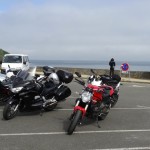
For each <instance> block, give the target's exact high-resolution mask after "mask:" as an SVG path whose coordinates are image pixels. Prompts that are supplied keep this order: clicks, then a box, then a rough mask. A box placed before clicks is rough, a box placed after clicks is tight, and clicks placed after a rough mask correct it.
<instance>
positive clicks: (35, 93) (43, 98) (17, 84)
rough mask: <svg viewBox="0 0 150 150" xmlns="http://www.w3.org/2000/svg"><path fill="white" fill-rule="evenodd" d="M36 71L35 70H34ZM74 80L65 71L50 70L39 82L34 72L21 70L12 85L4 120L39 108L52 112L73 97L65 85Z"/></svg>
mask: <svg viewBox="0 0 150 150" xmlns="http://www.w3.org/2000/svg"><path fill="white" fill-rule="evenodd" d="M33 70H35V69H33ZM72 79H73V74H72V73H70V72H67V71H64V70H58V71H56V72H55V69H51V68H49V72H48V73H47V76H46V77H43V78H41V79H40V80H37V79H36V78H35V76H33V73H32V71H31V70H30V72H29V71H25V70H21V71H20V72H19V73H18V74H17V75H16V77H15V79H14V80H13V83H12V88H11V91H12V93H13V95H12V96H11V98H10V99H9V100H8V102H7V104H6V105H5V106H4V109H3V118H4V119H5V120H9V119H12V118H13V117H15V116H16V114H17V112H18V111H20V112H21V111H23V110H26V109H27V110H28V109H30V110H32V109H33V108H38V109H40V110H41V111H42V110H45V111H51V110H53V109H54V108H55V107H56V106H57V103H58V102H60V101H62V100H64V99H65V98H67V97H68V96H70V95H71V90H70V89H69V88H68V87H67V86H66V85H65V84H67V83H70V82H71V81H72Z"/></svg>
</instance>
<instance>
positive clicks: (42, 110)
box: [40, 107, 44, 117]
mask: <svg viewBox="0 0 150 150" xmlns="http://www.w3.org/2000/svg"><path fill="white" fill-rule="evenodd" d="M43 112H44V109H43V107H42V108H41V111H40V116H41V117H42V116H43Z"/></svg>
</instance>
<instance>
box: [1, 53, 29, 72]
mask: <svg viewBox="0 0 150 150" xmlns="http://www.w3.org/2000/svg"><path fill="white" fill-rule="evenodd" d="M8 66H10V68H11V70H12V71H13V72H14V73H17V72H18V71H19V70H20V69H24V70H28V69H29V67H30V63H29V58H28V55H24V54H5V55H4V57H3V60H2V65H1V73H3V74H5V73H6V69H8Z"/></svg>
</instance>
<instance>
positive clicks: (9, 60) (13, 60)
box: [3, 56, 22, 63]
mask: <svg viewBox="0 0 150 150" xmlns="http://www.w3.org/2000/svg"><path fill="white" fill-rule="evenodd" d="M3 62H4V63H22V57H21V56H6V57H4V60H3Z"/></svg>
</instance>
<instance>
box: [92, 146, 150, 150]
mask: <svg viewBox="0 0 150 150" xmlns="http://www.w3.org/2000/svg"><path fill="white" fill-rule="evenodd" d="M142 149H144V150H148V149H150V147H130V148H109V149H92V150H142Z"/></svg>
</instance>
